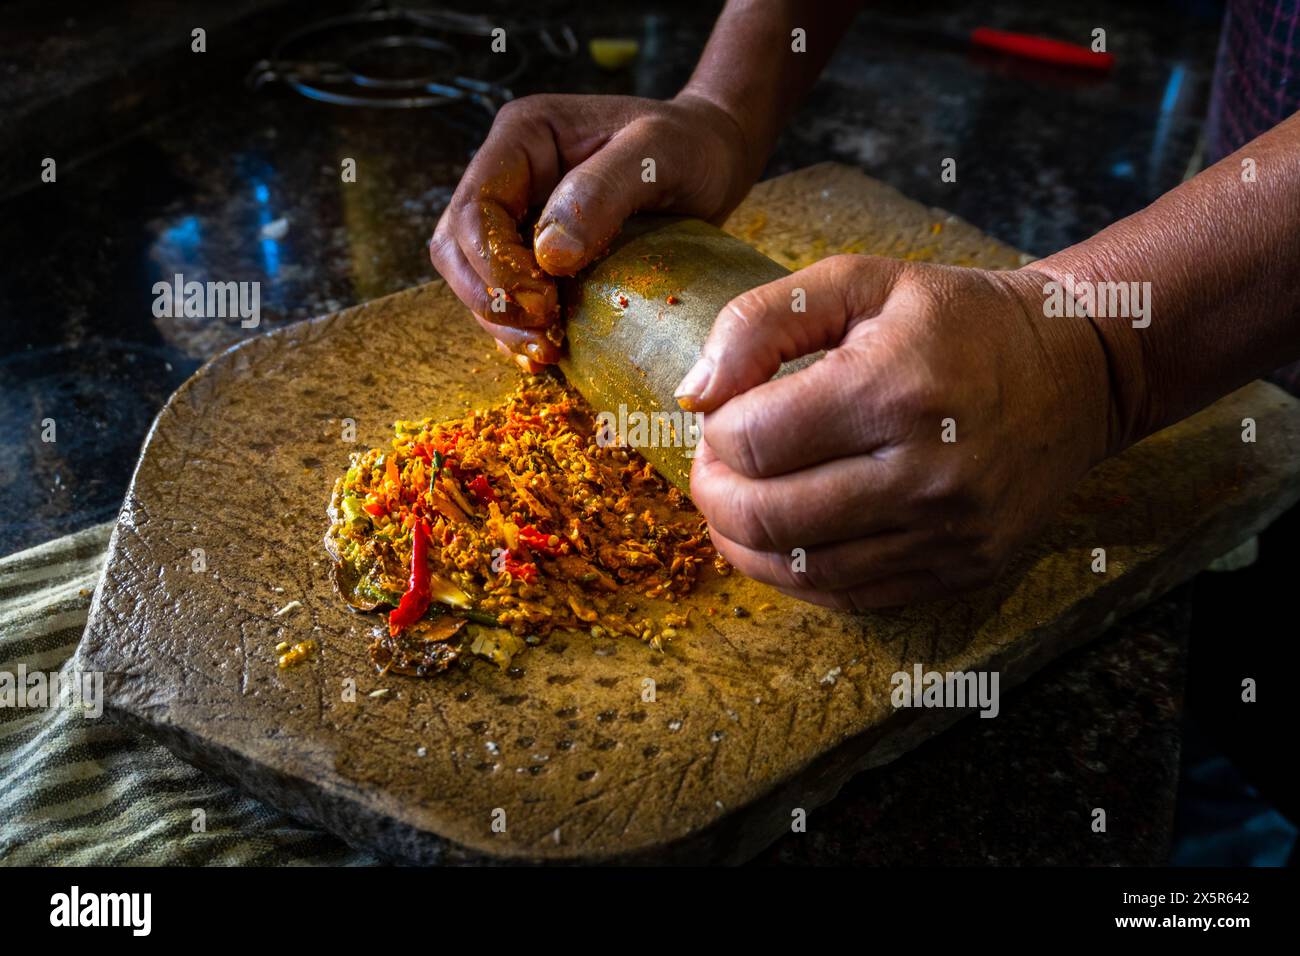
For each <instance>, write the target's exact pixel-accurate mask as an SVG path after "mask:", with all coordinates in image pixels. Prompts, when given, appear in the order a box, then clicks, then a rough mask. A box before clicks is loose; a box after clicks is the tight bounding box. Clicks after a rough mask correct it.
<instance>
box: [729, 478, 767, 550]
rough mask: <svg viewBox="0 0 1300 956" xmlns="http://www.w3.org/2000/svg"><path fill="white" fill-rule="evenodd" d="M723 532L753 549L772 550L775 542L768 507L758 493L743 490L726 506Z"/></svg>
mask: <svg viewBox="0 0 1300 956" xmlns="http://www.w3.org/2000/svg"><path fill="white" fill-rule="evenodd" d="M725 513H726V519H725V522H726V523H725V524H723V525H722V533H723V534H725V535H726V536H727V537H728V538H730V539H731V540H732V541H735V542H736V543H737V544H741V545H744V546H745V547H746V548H749V549H750V550H752V551H770V550H772V548H773V545H774V542H773V540H772V535H771V534H770V531H769V527H768V516H767V514H766V509H765V507H764V505H763V503H762V501H761V500H760V499H759V497H758V495H756V494H754V493H753V492H749V491H742V492H740V493H739V494H737V495H735V496H734V497H732V498H731V500H730V501H728V502H727V506H726V512H725Z"/></svg>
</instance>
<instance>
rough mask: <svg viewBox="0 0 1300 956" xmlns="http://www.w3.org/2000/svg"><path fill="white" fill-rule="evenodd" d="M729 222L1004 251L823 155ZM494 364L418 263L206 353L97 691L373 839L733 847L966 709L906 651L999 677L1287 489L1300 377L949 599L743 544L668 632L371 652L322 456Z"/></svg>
mask: <svg viewBox="0 0 1300 956" xmlns="http://www.w3.org/2000/svg"><path fill="white" fill-rule="evenodd" d="M728 229H729V231H732V232H734V233H735V234H736V235H738V236H741V237H742V238H745V239H746V240H747V241H750V242H752V243H753V244H754V245H756V246H757V247H759V248H760V249H761V250H762V251H763V252H765V253H766V254H768V255H769V256H771V257H772V258H774V259H777V260H778V261H780V262H781V263H782V264H783V265H786V266H788V267H791V268H794V267H798V266H801V265H805V264H807V263H808V262H810V261H813V260H814V259H815V258H818V257H820V256H823V255H829V254H832V253H835V252H841V251H859V252H878V253H881V254H892V255H897V256H902V257H911V258H916V259H933V260H936V261H948V262H957V263H961V264H978V265H984V266H989V267H1011V266H1015V265H1017V264H1019V263H1020V262H1022V261H1024V258H1023V257H1022V256H1021V255H1020V254H1019V253H1017V252H1015V250H1012V249H1010V248H1009V247H1006V246H1003V245H1001V244H999V243H996V242H993V241H992V240H990V239H988V238H987V237H984V236H982V235H981V234H980V233H979V232H978V231H977V230H975V229H974V228H973V227H971V226H969V225H968V224H966V223H963V222H960V221H958V220H955V219H952V218H949V217H947V216H946V215H945V214H943V213H941V212H938V211H935V210H928V209H926V208H925V207H922V206H920V205H918V204H916V203H914V202H911V201H909V200H907V199H905V198H903V197H902V196H900V195H899V194H898V193H896V192H894V191H893V190H892V189H889V188H888V187H885V186H883V185H882V184H880V183H877V182H875V181H873V180H871V179H869V178H867V177H866V176H864V175H862V174H861V173H858V172H856V171H854V170H851V169H848V168H845V167H839V166H833V165H823V166H817V167H813V168H810V169H807V170H803V171H800V172H797V173H793V174H790V175H787V176H783V177H780V178H778V179H774V180H771V181H768V182H765V183H761V184H759V185H758V186H757V187H755V189H754V191H753V193H752V194H751V196H750V197H749V198H748V199H747V200H746V202H745V203H744V204H743V205H742V206H741V207H740V208H739V209H738V210H737V211H736V213H735V214H734V215H733V217H732V218H731V220H730V222H729V223H728ZM515 380H516V373H515V371H514V369H513V366H511V365H509V364H507V363H505V362H504V361H502V360H499V359H498V358H497V356H496V353H495V352H494V351H492V349H491V348H490V346H489V344H488V343H487V342H486V341H485V340H484V339H483V337H482V336H481V334H480V333H479V332H478V330H477V328H476V327H475V326H474V325H473V323H472V322H470V321H468V318H467V316H466V315H465V312H464V309H463V307H462V306H461V305H460V304H459V303H458V301H457V300H456V299H455V297H454V296H453V295H452V294H451V293H450V292H449V291H448V290H447V289H446V288H445V286H443V285H442V283H437V282H435V283H431V284H429V285H426V286H423V287H420V288H417V289H412V290H409V291H406V292H402V293H398V294H396V295H393V296H389V297H387V298H384V299H380V300H377V301H374V302H371V303H368V304H365V305H362V306H358V307H356V308H353V309H348V310H346V311H344V312H340V313H336V314H333V315H328V316H324V317H322V318H319V319H315V320H312V321H309V322H303V323H299V324H297V325H295V326H292V327H289V328H286V329H283V330H280V331H277V332H275V333H272V334H269V335H266V336H262V337H259V338H256V339H252V340H249V341H247V342H245V343H243V344H242V345H240V346H238V347H236V348H234V349H231V350H230V351H228V352H226V353H224V354H222V355H219V356H217V357H216V358H215V359H213V360H212V361H211V362H209V363H208V364H207V365H206V366H204V367H203V368H202V369H201V370H200V371H199V372H198V373H197V374H196V375H195V376H194V377H193V378H191V379H190V380H189V381H188V382H187V383H186V384H185V385H184V386H182V387H181V388H180V389H179V390H178V391H177V392H176V394H175V395H174V396H173V397H172V399H171V400H170V401H169V402H168V404H167V406H166V407H165V408H164V409H163V411H162V412H161V413H160V414H159V416H158V419H157V421H156V423H155V424H154V427H153V429H152V430H151V432H150V435H149V437H148V439H147V441H146V444H145V449H144V452H143V455H142V457H141V460H140V463H139V465H138V466H137V470H136V473H135V476H134V479H133V481H132V485H131V488H130V490H129V492H128V494H127V497H126V500H125V503H124V505H123V509H122V512H121V515H120V517H119V520H118V524H117V527H116V529H115V531H114V533H113V537H112V541H111V544H110V550H109V555H108V560H107V563H106V566H105V570H104V575H103V578H102V579H101V581H100V584H99V586H98V588H97V589H96V592H95V596H94V601H93V605H92V609H91V616H90V622H89V624H88V626H87V629H86V634H85V636H84V638H83V640H82V644H81V647H80V649H79V657H78V661H77V663H78V665H79V666H80V667H82V668H87V669H95V670H101V671H104V672H106V674H107V680H106V696H107V700H106V707H107V710H108V712H109V713H110V714H112V715H113V716H114V717H115V718H117V719H120V720H123V721H125V722H126V723H128V724H130V725H132V726H135V727H137V728H139V729H140V730H143V731H145V732H147V733H149V734H150V735H152V736H154V737H156V738H158V739H159V740H161V741H162V742H163V743H164V744H166V745H167V746H168V747H170V748H171V749H172V750H174V751H175V752H177V753H178V754H179V755H181V756H182V757H184V758H185V759H187V760H190V761H191V762H193V763H195V764H197V765H199V766H202V767H204V768H207V769H208V770H210V771H211V772H213V773H215V774H217V775H219V776H221V777H223V778H225V779H227V780H230V781H232V782H234V783H235V784H237V785H238V786H240V787H242V788H243V789H245V790H247V791H248V792H250V793H253V794H255V795H257V796H259V797H260V798H262V799H264V800H266V801H267V802H269V803H271V804H274V805H275V806H277V807H279V808H281V809H283V810H285V811H287V812H289V813H292V814H295V815H296V816H298V817H300V818H302V819H304V820H307V821H310V822H313V823H316V824H318V825H320V826H322V827H324V828H326V829H328V830H331V831H333V832H335V833H337V834H338V835H340V836H342V837H343V838H344V839H346V840H348V841H350V842H352V843H354V844H355V845H358V846H362V847H366V848H369V849H372V850H374V851H376V852H378V853H380V854H382V855H384V856H386V857H388V858H391V859H394V860H402V861H411V862H425V863H429V862H463V861H469V862H479V861H516V862H523V861H570V862H638V861H641V862H680V861H719V862H736V861H740V860H743V859H746V858H747V857H749V856H752V855H753V854H754V853H756V852H757V851H758V850H759V849H761V848H762V847H763V846H764V845H766V844H767V843H768V842H770V841H771V840H772V839H773V838H774V837H775V836H777V835H779V834H780V833H782V832H787V831H788V828H789V826H790V821H791V813H792V809H793V808H804V809H811V808H813V807H815V806H817V805H819V804H821V803H823V802H825V801H827V800H829V799H831V798H832V797H833V796H834V795H835V793H836V792H837V790H838V789H839V787H840V785H841V784H842V783H843V782H844V781H845V780H846V779H848V777H849V776H851V775H852V774H854V773H856V772H857V771H859V770H861V769H864V768H867V767H871V766H876V765H879V764H882V763H884V762H886V761H888V760H890V759H892V758H894V757H895V756H897V755H899V754H900V753H902V752H904V751H906V750H907V749H909V748H910V747H912V746H914V745H916V744H917V743H919V742H920V741H922V740H924V739H925V738H926V737H927V736H929V735H932V734H933V733H935V732H937V731H938V730H940V729H942V728H943V727H944V726H946V725H948V724H951V723H952V722H954V721H956V720H957V719H959V718H960V717H961V716H963V712H960V711H952V710H913V709H902V710H900V709H895V708H894V707H892V706H891V703H890V691H891V689H892V685H891V683H890V677H891V675H893V674H894V673H895V672H897V671H908V672H910V671H911V669H912V667H913V665H914V664H916V663H918V662H919V663H921V664H922V665H923V666H924V668H925V669H926V670H940V671H948V670H980V669H997V670H999V671H1000V672H1001V685H1002V689H1003V690H1006V689H1008V688H1009V687H1011V686H1013V685H1014V684H1016V683H1018V682H1019V681H1021V680H1023V679H1024V678H1025V677H1027V676H1028V675H1029V674H1031V673H1032V672H1033V671H1034V670H1035V669H1036V668H1038V667H1039V666H1041V665H1042V664H1043V663H1045V662H1046V661H1047V660H1049V659H1051V658H1052V657H1055V656H1056V655H1058V654H1060V653H1062V652H1064V651H1065V650H1067V649H1069V648H1071V647H1073V646H1076V645H1078V644H1080V643H1082V642H1083V641H1085V640H1087V639H1088V638H1090V637H1092V636H1095V635H1097V634H1099V633H1100V632H1101V631H1103V630H1104V629H1105V628H1106V627H1108V626H1109V625H1110V624H1111V623H1112V622H1114V621H1115V620H1116V619H1117V618H1118V617H1119V616H1121V615H1123V614H1124V613H1125V612H1127V611H1129V610H1130V609H1132V608H1135V607H1137V606H1139V605H1141V604H1142V603H1144V602H1146V601H1148V600H1149V599H1150V598H1151V597H1152V596H1154V595H1156V594H1158V593H1160V592H1162V591H1163V590H1165V589H1167V588H1169V587H1171V586H1172V585H1174V584H1175V583H1177V582H1178V581H1180V580H1182V579H1184V578H1186V577H1188V576H1190V575H1191V574H1193V573H1195V572H1196V571H1197V570H1198V569H1200V568H1201V567H1203V566H1204V565H1205V564H1206V563H1207V562H1208V561H1210V560H1211V559H1213V558H1214V557H1216V556H1217V555H1219V554H1221V553H1223V552H1224V551H1226V550H1228V549H1229V548H1230V547H1232V546H1233V545H1235V544H1237V543H1238V542H1240V541H1242V540H1244V539H1246V538H1247V537H1248V536H1249V535H1251V534H1252V533H1254V532H1255V531H1256V530H1257V529H1259V528H1261V527H1263V526H1264V525H1265V524H1267V522H1268V521H1269V520H1271V519H1272V517H1274V516H1275V515H1276V514H1278V513H1280V512H1281V511H1282V510H1283V509H1284V508H1285V507H1287V506H1288V505H1289V504H1291V503H1292V502H1294V501H1295V500H1296V498H1297V497H1300V467H1298V466H1300V403H1298V402H1296V401H1295V400H1294V399H1292V398H1290V397H1289V396H1287V395H1285V394H1284V393H1283V392H1281V391H1280V390H1278V389H1276V388H1273V387H1272V386H1269V385H1265V384H1262V383H1254V384H1252V385H1250V386H1248V387H1246V388H1243V389H1241V390H1240V391H1238V392H1236V393H1234V394H1233V395H1231V396H1228V397H1227V398H1225V399H1223V400H1222V401H1221V402H1219V403H1218V404H1216V405H1214V406H1212V407H1211V408H1209V409H1207V410H1205V411H1203V412H1201V413H1200V414H1198V415H1196V416H1194V417H1193V418H1191V419H1189V420H1187V421H1185V422H1183V423H1181V424H1179V425H1177V426H1175V427H1174V428H1171V429H1169V430H1167V431H1165V432H1162V433H1160V434H1159V435H1156V436H1153V437H1152V438H1151V439H1149V440H1147V441H1145V442H1143V443H1142V444H1140V445H1138V446H1136V447H1135V448H1133V449H1131V450H1130V451H1129V452H1127V453H1125V454H1124V455H1122V456H1120V457H1119V458H1117V459H1114V460H1112V461H1109V462H1107V463H1105V464H1104V465H1102V466H1101V467H1099V468H1098V469H1096V470H1095V471H1094V472H1093V473H1092V474H1091V475H1090V476H1089V477H1088V479H1087V480H1086V481H1085V482H1084V483H1083V484H1082V485H1081V486H1080V487H1079V488H1078V489H1077V490H1076V491H1075V492H1074V494H1072V495H1071V496H1070V498H1069V500H1068V501H1067V502H1065V503H1064V506H1063V509H1062V513H1061V515H1060V517H1059V519H1058V520H1057V521H1056V522H1055V523H1054V524H1053V526H1052V527H1051V528H1050V529H1049V530H1048V531H1047V533H1046V534H1045V535H1044V537H1043V538H1042V540H1041V541H1040V542H1039V543H1038V544H1037V545H1036V546H1034V547H1032V548H1030V549H1029V550H1028V551H1026V553H1025V554H1024V555H1022V556H1021V558H1020V559H1019V560H1018V561H1017V562H1016V564H1015V567H1014V568H1013V570H1012V571H1011V572H1010V573H1009V574H1008V575H1007V576H1006V577H1005V578H1004V579H1003V580H1002V581H1000V582H999V583H998V584H996V585H994V586H993V587H991V588H989V589H987V590H984V591H981V592H978V593H976V594H974V595H971V596H969V597H966V598H964V599H961V600H951V601H945V602H940V603H936V604H930V605H926V606H921V607H916V608H910V609H906V610H902V611H894V612H889V613H879V614H872V615H863V616H853V615H848V614H842V613H838V612H832V611H828V610H824V609H820V608H815V607H811V606H805V605H801V604H798V603H796V602H793V601H791V600H789V599H786V598H784V597H783V596H781V595H780V594H778V593H776V592H774V591H772V590H770V589H768V588H765V587H763V586H761V585H758V584H755V583H753V582H750V581H746V580H743V579H740V578H738V577H736V576H733V577H731V578H729V579H722V580H719V581H715V582H712V583H710V585H709V586H708V587H707V588H705V589H704V590H703V591H702V592H701V593H698V594H697V595H695V596H693V597H692V598H691V600H690V602H689V603H690V604H691V605H692V606H693V607H695V608H696V613H695V614H694V615H693V617H694V620H695V621H696V622H697V623H696V625H695V626H694V627H693V628H691V629H689V630H687V631H684V632H683V635H682V637H681V638H679V639H678V640H677V641H675V642H674V644H673V645H672V647H671V649H670V651H669V652H668V653H658V652H656V651H653V650H651V649H650V648H649V647H647V646H644V645H641V644H640V643H637V642H633V641H628V640H613V639H608V638H606V639H593V638H591V637H590V636H589V635H585V634H556V635H554V636H553V637H552V638H551V639H550V640H549V641H548V642H547V643H545V644H544V645H543V646H541V647H539V648H533V649H531V650H529V651H528V652H527V653H526V654H524V655H522V656H520V657H518V658H516V660H515V666H513V667H512V668H511V669H510V670H509V671H501V670H498V669H497V668H496V667H495V666H494V665H492V664H489V663H487V662H483V661H477V660H476V661H475V662H474V663H473V665H472V666H471V667H470V668H468V669H466V670H460V669H454V670H453V671H452V672H449V673H448V674H445V675H442V676H441V677H439V678H437V679H433V680H416V679H408V678H403V677H399V676H388V677H385V678H380V677H378V676H376V675H375V673H374V671H373V669H372V667H371V666H370V663H369V661H368V658H367V652H366V647H367V644H368V642H369V640H370V631H371V629H372V627H374V626H375V624H376V623H377V622H378V620H379V619H378V618H375V617H360V616H357V615H354V614H352V613H351V612H350V611H348V610H347V609H346V608H345V607H344V606H343V604H342V602H341V601H340V600H339V599H338V598H337V597H336V596H335V595H334V594H333V592H332V591H331V588H330V583H329V574H328V571H329V566H328V561H327V559H326V556H325V554H324V552H323V550H322V547H321V537H322V535H323V533H324V530H325V527H326V524H327V522H326V518H325V514H324V508H325V503H326V499H327V497H328V494H329V491H330V488H331V485H332V483H333V481H334V479H335V477H336V476H337V475H338V474H339V473H341V472H342V470H343V469H344V467H345V465H346V463H347V458H348V454H349V452H351V451H354V450H357V449H364V448H366V447H370V446H372V445H381V444H386V443H387V442H388V440H389V436H390V434H391V432H390V426H391V422H392V421H393V420H395V419H397V418H412V417H423V416H426V415H433V416H454V415H458V414H460V413H462V411H463V410H464V408H465V407H466V406H467V405H482V404H485V403H489V402H492V401H495V400H497V399H499V398H502V397H504V396H505V395H506V394H507V393H508V392H509V391H510V390H511V389H512V388H513V385H514V382H515ZM1246 417H1250V418H1253V419H1254V420H1255V421H1256V422H1257V433H1258V440H1257V441H1256V442H1255V443H1253V444H1247V443H1243V442H1242V440H1241V430H1242V419H1243V418H1246ZM344 419H352V420H353V421H355V423H356V431H357V434H356V444H355V445H352V444H347V443H345V442H343V441H342V440H341V436H342V429H343V420H344ZM1095 547H1104V548H1105V549H1106V551H1107V556H1108V570H1107V573H1105V574H1095V573H1093V572H1092V570H1091V569H1090V566H1091V562H1092V549H1093V548H1095ZM200 554H201V556H202V563H201V564H200V563H198V558H199V556H200ZM198 567H202V570H195V569H196V568H198ZM294 602H297V603H294ZM764 604H771V605H772V608H771V609H770V610H766V611H764V610H760V607H761V606H762V605H764ZM734 606H739V607H743V608H745V609H747V610H748V611H749V612H750V615H749V616H748V617H735V616H732V614H730V613H727V612H728V611H729V609H731V608H732V607H734ZM707 607H716V608H719V609H720V611H721V612H722V613H720V614H718V615H717V616H714V617H706V616H704V615H703V614H702V613H700V612H701V611H703V610H704V609H705V608H707ZM306 638H312V639H315V640H316V642H317V645H318V649H317V651H316V652H315V653H314V654H313V655H311V657H310V658H309V659H308V660H307V661H306V662H305V663H303V664H301V665H298V666H296V667H292V668H289V669H284V670H281V669H278V668H277V666H276V659H277V654H276V652H275V646H276V645H277V644H278V643H279V642H281V641H286V640H287V641H291V642H293V641H298V640H303V639H306ZM646 678H651V679H653V681H654V684H655V695H654V700H653V701H646V700H644V699H643V688H644V687H645V686H646V685H645V679H646ZM349 682H355V685H356V688H357V692H356V694H355V700H354V701H349V700H346V699H345V694H344V689H345V687H346V686H347V684H348V683H349ZM503 820H504V823H505V828H504V831H503V832H497V829H499V824H500V823H501V822H502V821H503ZM494 822H495V823H497V824H498V828H497V829H494V826H493V824H494Z"/></svg>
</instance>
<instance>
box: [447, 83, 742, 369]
mask: <svg viewBox="0 0 1300 956" xmlns="http://www.w3.org/2000/svg"><path fill="white" fill-rule="evenodd" d="M646 160H654V164H653V176H652V175H651V171H650V169H651V167H650V164H649V163H647V162H646ZM749 165H750V164H749V163H748V159H747V149H746V144H745V138H744V134H743V133H742V132H741V128H740V126H739V125H738V124H737V123H736V121H735V120H734V119H732V117H731V116H730V115H729V114H727V113H726V112H725V111H724V110H723V109H722V108H721V107H718V106H716V105H714V104H713V103H711V102H710V101H708V100H706V99H704V98H702V97H698V96H694V95H690V94H684V95H682V96H679V97H677V98H676V99H673V100H668V101H659V100H648V99H640V98H637V97H631V96H559V95H543V96H529V97H525V98H524V99H519V100H514V101H512V102H510V103H507V104H506V105H505V107H503V108H502V110H501V112H500V113H498V114H497V118H496V121H495V122H494V123H493V124H492V129H491V130H490V131H489V133H488V137H487V140H486V141H485V142H484V143H483V145H482V147H480V149H479V151H478V153H477V154H476V155H475V156H474V158H473V160H472V161H471V162H470V164H469V166H468V168H466V170H465V175H464V176H463V177H462V178H461V181H460V185H458V186H457V187H456V192H455V193H454V194H453V195H452V197H451V202H450V203H449V204H448V205H447V208H446V210H445V211H444V212H443V214H442V218H441V219H439V220H438V226H437V228H436V229H435V230H434V233H433V238H432V239H431V240H430V241H429V258H430V259H431V260H432V261H433V266H434V268H435V269H437V270H438V272H439V273H440V274H441V275H442V277H443V278H444V279H445V280H446V281H447V284H448V285H449V286H451V288H452V291H454V292H455V293H456V295H458V296H459V297H460V299H461V301H463V302H464V303H465V304H466V305H467V306H468V307H469V309H470V311H471V312H473V313H474V316H475V318H476V319H478V322H479V324H480V325H482V326H483V328H484V329H485V330H487V332H488V333H489V334H491V335H492V336H493V337H494V338H496V339H497V341H498V342H500V343H502V344H503V345H504V346H505V347H506V348H507V349H509V350H510V351H511V352H513V353H515V354H516V355H518V356H520V359H519V361H520V364H521V365H523V366H525V367H527V368H528V369H529V370H533V369H534V368H535V367H536V366H537V365H544V364H549V363H553V362H555V361H556V360H557V359H558V358H559V355H560V344H561V343H562V342H563V339H564V333H563V330H562V328H561V326H560V310H559V303H558V299H557V296H556V289H555V282H554V280H553V279H552V276H569V275H573V274H574V273H576V272H577V271H578V270H580V269H581V268H582V267H583V266H585V265H587V264H588V263H589V262H591V261H592V259H594V258H595V257H596V256H597V255H599V254H600V253H601V252H602V251H603V250H604V249H605V247H606V246H607V245H608V244H609V242H610V240H611V239H613V238H614V236H616V235H617V234H618V231H619V229H620V228H622V225H623V221H624V220H625V219H627V218H628V217H629V216H631V215H632V214H633V213H635V212H637V211H638V210H643V209H652V210H656V211H661V212H673V213H680V214H682V215H689V216H696V217H699V218H701V219H707V220H710V221H712V222H719V223H720V222H721V221H722V220H723V219H724V218H726V216H727V214H728V213H729V212H731V210H732V209H733V208H735V206H736V204H737V203H739V202H740V200H741V198H743V197H744V195H745V193H746V192H748V190H749V187H750V185H751V183H750V182H749V178H750V176H749V174H748V172H747V169H748V167H749ZM543 203H544V204H545V205H544V207H543V209H542V213H541V215H540V217H539V218H538V220H537V225H536V228H535V230H534V240H533V243H532V248H529V245H528V244H526V243H525V242H524V241H523V239H522V238H521V237H520V235H519V223H520V221H521V220H522V219H523V218H524V217H525V215H527V212H528V209H529V208H530V207H535V206H538V205H542V204H543ZM534 256H535V257H534Z"/></svg>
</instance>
